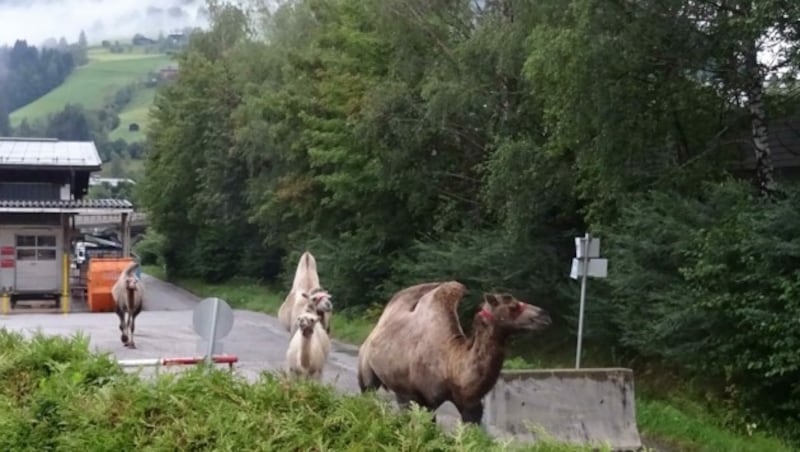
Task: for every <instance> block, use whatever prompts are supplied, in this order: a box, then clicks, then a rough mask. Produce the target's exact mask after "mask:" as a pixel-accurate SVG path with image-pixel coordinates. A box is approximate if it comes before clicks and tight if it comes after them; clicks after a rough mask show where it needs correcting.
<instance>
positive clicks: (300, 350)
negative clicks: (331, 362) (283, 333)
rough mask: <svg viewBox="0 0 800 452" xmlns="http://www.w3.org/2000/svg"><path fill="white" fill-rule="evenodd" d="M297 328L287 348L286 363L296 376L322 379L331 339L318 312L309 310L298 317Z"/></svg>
mask: <svg viewBox="0 0 800 452" xmlns="http://www.w3.org/2000/svg"><path fill="white" fill-rule="evenodd" d="M296 323H297V328H296V329H295V332H294V335H293V336H292V339H291V340H290V341H289V348H288V349H287V350H286V365H287V367H288V369H289V372H290V373H291V374H292V375H293V376H295V377H307V378H311V379H314V380H317V381H320V380H321V379H322V370H323V368H324V367H325V362H326V361H327V360H328V354H329V353H330V349H331V341H330V338H329V337H328V334H327V333H326V332H325V329H324V328H323V327H322V325H320V319H319V316H318V315H317V314H316V312H313V311H307V312H303V313H301V314H300V315H299V316H298V317H297V321H296Z"/></svg>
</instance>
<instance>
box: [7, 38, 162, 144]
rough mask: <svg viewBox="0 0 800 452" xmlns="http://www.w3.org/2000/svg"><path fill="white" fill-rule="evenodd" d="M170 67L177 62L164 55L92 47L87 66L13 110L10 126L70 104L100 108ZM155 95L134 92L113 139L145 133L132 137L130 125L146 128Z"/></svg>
mask: <svg viewBox="0 0 800 452" xmlns="http://www.w3.org/2000/svg"><path fill="white" fill-rule="evenodd" d="M170 64H175V63H174V62H172V61H171V58H170V57H169V56H167V55H165V54H155V53H144V52H143V51H141V50H140V49H137V48H135V47H134V48H132V50H131V51H129V52H125V53H111V52H110V51H109V50H108V49H105V48H102V47H94V48H91V49H89V63H88V64H86V65H85V66H82V67H79V68H77V69H75V71H74V72H73V73H72V74H71V75H70V76H69V77H68V78H67V80H66V81H65V82H64V83H63V84H62V85H61V86H59V87H57V88H56V89H54V90H52V91H50V92H49V93H47V94H46V95H44V96H42V97H40V98H39V99H36V100H35V101H33V102H31V103H29V104H28V105H25V106H24V107H22V108H19V109H18V110H16V111H14V112H13V113H12V114H11V123H12V124H13V125H19V123H20V122H21V121H22V120H23V119H24V118H27V119H28V120H29V121H31V120H35V119H39V118H43V117H45V116H47V115H48V114H50V113H55V112H57V111H59V110H61V109H62V108H64V105H66V104H67V103H80V104H83V106H84V107H86V108H89V109H98V108H101V107H103V106H104V104H105V103H106V101H107V99H108V98H109V97H111V96H113V95H114V94H115V93H116V92H117V91H118V90H119V89H120V88H122V87H124V86H126V85H129V84H131V83H134V82H137V81H140V80H142V78H143V77H144V76H145V75H146V74H147V73H148V72H150V71H155V70H158V69H161V68H163V67H166V66H169V65H170ZM153 95H154V90H153V89H142V92H137V93H135V95H134V99H133V100H132V101H131V103H130V104H129V105H127V106H126V107H125V109H124V110H123V111H122V112H121V113H120V119H121V122H120V128H124V130H121V131H116V130H115V132H117V133H118V134H119V136H112V138H128V137H131V138H132V135H136V136H137V137H138V135H140V134H142V132H139V133H138V134H130V135H129V134H128V124H129V122H132V121H134V120H135V121H136V122H139V124H140V126H143V124H142V123H143V122H146V119H147V115H146V112H147V105H149V104H148V102H150V103H151V102H152V98H153Z"/></svg>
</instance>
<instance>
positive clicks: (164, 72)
mask: <svg viewBox="0 0 800 452" xmlns="http://www.w3.org/2000/svg"><path fill="white" fill-rule="evenodd" d="M177 76H178V68H176V67H174V66H169V67H165V68H162V69H160V70H159V71H158V78H159V80H173V79H174V78H175V77H177Z"/></svg>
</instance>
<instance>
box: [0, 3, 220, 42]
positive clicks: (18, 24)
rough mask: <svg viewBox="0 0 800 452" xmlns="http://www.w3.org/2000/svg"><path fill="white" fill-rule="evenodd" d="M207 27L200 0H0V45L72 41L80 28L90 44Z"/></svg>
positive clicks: (75, 39) (74, 40)
mask: <svg viewBox="0 0 800 452" xmlns="http://www.w3.org/2000/svg"><path fill="white" fill-rule="evenodd" d="M207 25H208V14H207V10H206V7H205V1H203V0H0V45H13V44H14V41H16V40H17V39H25V40H27V41H28V44H29V45H36V46H39V45H41V44H42V43H43V42H44V41H45V40H47V39H48V38H55V39H59V38H61V37H62V36H63V37H65V38H66V39H67V41H68V42H76V41H77V40H78V35H79V34H80V32H81V30H84V31H85V32H86V37H87V39H88V41H89V43H90V44H99V43H100V41H102V40H103V39H123V38H128V39H129V38H131V37H133V35H134V34H136V33H142V34H144V35H146V36H149V37H153V38H155V37H157V35H158V33H159V32H160V31H163V32H164V33H169V32H170V31H172V30H177V29H183V28H184V27H202V28H205V27H206V26H207Z"/></svg>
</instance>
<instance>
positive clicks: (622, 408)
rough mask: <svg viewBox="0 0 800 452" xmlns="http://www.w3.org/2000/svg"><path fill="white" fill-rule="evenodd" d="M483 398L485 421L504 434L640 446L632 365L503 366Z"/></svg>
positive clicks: (525, 438)
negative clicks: (566, 367) (570, 366)
mask: <svg viewBox="0 0 800 452" xmlns="http://www.w3.org/2000/svg"><path fill="white" fill-rule="evenodd" d="M484 404H485V408H484V417H483V421H484V425H485V427H486V429H487V430H488V431H489V432H491V433H492V434H494V435H496V436H498V437H501V438H508V439H512V440H515V441H526V442H528V441H536V440H539V439H545V438H546V439H551V440H555V441H560V442H569V443H576V444H583V445H596V446H603V445H608V446H611V448H612V449H614V450H624V451H628V450H639V449H641V448H642V441H641V438H640V437H639V431H638V428H637V426H636V407H635V399H634V390H633V371H632V370H631V369H621V368H602V369H539V370H518V371H505V372H503V373H502V374H501V375H500V378H499V379H498V381H497V384H496V385H495V387H494V389H493V390H492V391H491V392H489V394H487V395H486V397H485V399H484Z"/></svg>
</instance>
